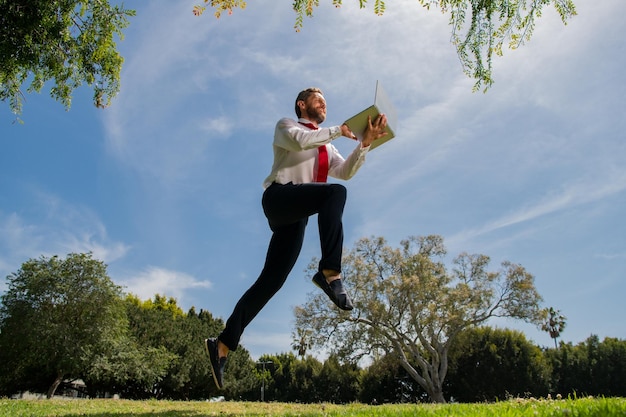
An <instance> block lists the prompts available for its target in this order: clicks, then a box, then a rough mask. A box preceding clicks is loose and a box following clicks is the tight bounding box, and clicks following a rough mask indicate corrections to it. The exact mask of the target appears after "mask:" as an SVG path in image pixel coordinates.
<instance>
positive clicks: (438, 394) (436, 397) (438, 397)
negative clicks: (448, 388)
mask: <svg viewBox="0 0 626 417" xmlns="http://www.w3.org/2000/svg"><path fill="white" fill-rule="evenodd" d="M428 395H429V396H430V400H431V401H432V402H434V403H438V404H445V402H446V399H445V398H444V397H443V390H441V389H435V391H432V392H429V393H428Z"/></svg>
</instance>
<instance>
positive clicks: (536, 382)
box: [447, 326, 550, 402]
mask: <svg viewBox="0 0 626 417" xmlns="http://www.w3.org/2000/svg"><path fill="white" fill-rule="evenodd" d="M449 357H450V372H449V374H448V379H447V392H448V393H449V395H450V396H452V397H454V399H455V400H456V401H459V402H480V401H497V400H503V399H505V398H506V397H508V396H513V397H523V396H527V395H533V396H535V397H544V396H546V395H547V394H548V392H549V382H550V371H549V366H548V361H547V360H546V358H545V357H544V356H543V352H542V351H541V349H540V348H539V347H537V346H535V345H533V344H532V343H530V342H529V341H528V340H527V339H526V337H525V336H524V334H523V333H521V332H519V331H515V330H508V329H492V328H490V327H486V326H484V327H477V328H470V329H466V330H464V331H462V332H461V333H460V334H459V338H458V340H457V342H456V343H455V344H454V345H453V346H452V348H451V349H450V353H449Z"/></svg>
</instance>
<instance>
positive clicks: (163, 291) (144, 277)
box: [120, 266, 213, 305]
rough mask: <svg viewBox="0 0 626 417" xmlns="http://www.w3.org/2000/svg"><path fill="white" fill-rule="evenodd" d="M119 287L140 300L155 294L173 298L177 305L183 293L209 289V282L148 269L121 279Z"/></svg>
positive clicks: (174, 272)
mask: <svg viewBox="0 0 626 417" xmlns="http://www.w3.org/2000/svg"><path fill="white" fill-rule="evenodd" d="M120 285H122V286H124V287H125V291H126V292H127V293H130V294H134V295H136V296H138V297H139V298H140V299H142V300H149V299H152V298H153V297H154V296H155V295H156V294H159V295H163V296H166V297H174V298H175V299H176V300H177V301H178V305H182V304H184V299H183V298H184V294H185V291H188V290H194V289H198V288H205V289H210V288H211V287H212V285H213V284H212V283H211V282H210V281H200V280H197V279H196V278H194V277H193V276H191V275H188V274H186V273H184V272H180V271H172V270H169V269H165V268H159V267H153V266H151V267H148V268H146V269H145V270H143V271H141V272H139V273H137V274H134V275H133V276H131V277H128V278H125V279H121V280H120Z"/></svg>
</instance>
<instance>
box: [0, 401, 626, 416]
mask: <svg viewBox="0 0 626 417" xmlns="http://www.w3.org/2000/svg"><path fill="white" fill-rule="evenodd" d="M52 416H54V417H79V416H83V417H152V416H164V417H195V416H218V417H231V416H250V417H253V416H273V417H282V416H291V417H296V416H298V417H318V416H324V417H327V416H328V417H329V416H351V417H383V416H384V417H387V416H389V417H405V416H406V417H408V416H412V417H413V416H417V417H420V416H429V417H444V416H445V417H450V416H462V417H478V416H481V417H482V416H493V417H514V416H515V417H517V416H528V417H548V416H550V417H557V416H559V417H611V416H620V417H621V416H626V399H624V398H598V399H594V398H582V399H568V400H532V399H531V400H511V401H504V402H499V403H495V404H393V405H379V406H370V405H364V404H348V405H334V404H293V403H289V404H287V403H256V402H219V403H210V402H198V401H194V402H182V401H128V400H71V399H67V400H65V399H54V400H9V399H0V417H52Z"/></svg>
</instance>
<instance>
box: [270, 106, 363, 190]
mask: <svg viewBox="0 0 626 417" xmlns="http://www.w3.org/2000/svg"><path fill="white" fill-rule="evenodd" d="M300 122H302V123H311V122H310V121H309V120H306V119H300V120H298V121H295V120H293V119H288V118H284V119H280V120H279V121H278V123H276V129H275V130H274V144H273V145H274V146H273V147H274V164H273V166H272V172H271V173H270V175H269V176H268V177H267V178H266V179H265V181H264V182H263V187H264V188H267V187H269V186H270V185H271V184H272V183H273V182H277V183H279V184H287V183H289V182H292V183H294V184H307V183H311V182H315V178H316V176H317V168H318V154H319V151H318V149H317V148H318V147H320V146H322V145H324V146H326V150H327V152H328V175H329V176H331V177H334V178H339V179H342V180H347V179H350V178H352V176H353V175H354V174H356V172H357V171H358V170H359V168H360V167H361V165H363V163H364V162H365V155H366V154H367V152H368V151H369V146H368V147H362V146H361V143H360V142H358V143H357V147H356V148H355V149H354V151H352V153H351V154H350V155H349V156H348V158H347V159H344V157H343V156H341V154H340V153H339V151H338V150H337V148H335V147H334V146H333V145H332V144H331V143H330V142H331V141H333V140H334V139H337V138H338V137H340V136H341V126H332V127H320V128H319V129H317V130H314V129H310V128H308V127H306V126H304V125H302V124H301V123H300Z"/></svg>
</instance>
